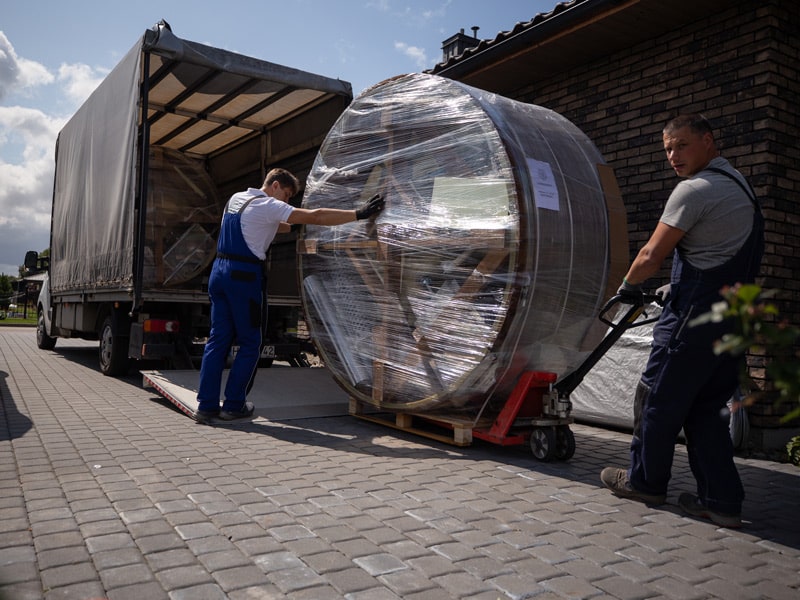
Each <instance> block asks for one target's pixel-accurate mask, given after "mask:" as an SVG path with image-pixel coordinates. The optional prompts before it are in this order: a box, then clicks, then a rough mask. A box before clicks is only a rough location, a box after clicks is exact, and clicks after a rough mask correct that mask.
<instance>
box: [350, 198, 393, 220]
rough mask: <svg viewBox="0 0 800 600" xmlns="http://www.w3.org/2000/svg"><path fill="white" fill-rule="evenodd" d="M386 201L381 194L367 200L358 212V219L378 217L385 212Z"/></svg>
mask: <svg viewBox="0 0 800 600" xmlns="http://www.w3.org/2000/svg"><path fill="white" fill-rule="evenodd" d="M385 203H386V200H384V199H383V197H381V195H380V194H375V195H374V196H373V197H372V198H370V199H369V200H367V201H366V202H365V203H364V204H363V205H362V206H361V208H359V209H357V210H356V219H358V220H359V221H361V220H362V219H369V218H370V217H371V216H373V215H377V214H378V213H379V212H381V211H382V210H383V206H384V204H385Z"/></svg>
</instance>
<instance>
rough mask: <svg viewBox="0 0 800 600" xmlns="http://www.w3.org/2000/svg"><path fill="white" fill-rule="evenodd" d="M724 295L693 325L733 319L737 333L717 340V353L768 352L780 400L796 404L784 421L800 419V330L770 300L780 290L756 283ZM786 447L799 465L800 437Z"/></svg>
mask: <svg viewBox="0 0 800 600" xmlns="http://www.w3.org/2000/svg"><path fill="white" fill-rule="evenodd" d="M721 294H722V297H723V301H722V302H718V303H716V304H714V305H713V306H712V307H711V311H710V312H708V313H706V314H704V315H700V316H699V317H697V318H696V319H694V320H693V321H692V322H691V323H690V325H692V326H693V325H700V324H702V323H708V322H720V321H722V320H723V319H728V318H731V319H733V320H734V323H735V330H734V332H733V333H729V334H726V335H725V336H723V338H722V339H720V340H717V341H716V342H715V344H714V353H715V354H722V353H723V352H728V353H730V354H733V355H734V356H743V355H744V354H745V353H746V352H747V351H748V350H752V351H754V352H760V353H764V354H767V355H769V356H770V357H771V359H770V361H769V363H768V364H767V367H766V374H767V377H768V378H769V379H770V380H771V381H772V382H773V384H774V386H775V389H776V390H777V391H778V393H779V395H778V399H777V402H778V403H779V404H784V403H790V404H794V405H795V406H794V408H793V409H792V410H790V411H789V413H788V414H786V415H785V416H783V417H782V418H781V422H782V423H786V422H789V421H792V420H794V419H797V418H800V356H798V354H797V343H798V341H799V340H800V329H798V328H797V327H796V326H794V325H791V324H790V323H789V322H788V321H787V320H786V319H781V318H780V313H779V311H778V308H777V307H776V306H775V305H774V304H772V303H771V302H769V300H770V299H772V298H774V297H775V296H776V294H777V291H776V290H767V291H764V290H762V289H761V287H760V286H758V285H755V284H744V285H742V284H737V285H735V286H733V287H726V288H723V289H722V291H721ZM744 376H745V377H744V380H745V381H747V380H749V379H750V378H749V377H748V376H747V370H746V367H745V368H744ZM750 387H751V388H754V387H755V386H754V385H751V386H750ZM751 402H752V397H751ZM786 449H787V451H788V453H789V460H790V461H791V462H792V463H793V464H795V465H798V466H800V436H796V437H794V438H792V440H790V441H789V443H788V444H787V446H786Z"/></svg>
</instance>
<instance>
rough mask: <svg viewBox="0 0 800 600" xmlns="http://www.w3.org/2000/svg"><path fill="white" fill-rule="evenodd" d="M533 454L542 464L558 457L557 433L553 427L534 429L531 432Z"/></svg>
mask: <svg viewBox="0 0 800 600" xmlns="http://www.w3.org/2000/svg"><path fill="white" fill-rule="evenodd" d="M531 452H533V456H534V457H536V458H537V459H539V460H541V461H542V462H549V461H551V460H553V457H554V456H555V455H556V431H555V429H554V428H553V427H534V428H533V431H531Z"/></svg>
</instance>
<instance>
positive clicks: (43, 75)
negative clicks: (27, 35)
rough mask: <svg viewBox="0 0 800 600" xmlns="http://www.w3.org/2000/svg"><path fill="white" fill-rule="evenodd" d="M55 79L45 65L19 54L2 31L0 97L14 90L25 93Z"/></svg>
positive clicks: (0, 33)
mask: <svg viewBox="0 0 800 600" xmlns="http://www.w3.org/2000/svg"><path fill="white" fill-rule="evenodd" d="M54 79H55V78H54V77H53V74H52V73H50V71H48V70H47V67H45V66H44V65H42V64H40V63H37V62H35V61H32V60H28V59H25V58H20V57H19V56H17V53H16V52H15V51H14V47H13V46H12V45H11V42H9V41H8V38H7V37H6V34H5V33H3V32H2V31H0V99H3V98H5V97H6V96H8V95H9V94H10V93H11V92H12V91H19V92H23V93H24V92H27V91H28V90H30V89H31V88H34V87H36V86H39V85H46V84H48V83H52V82H53V80H54Z"/></svg>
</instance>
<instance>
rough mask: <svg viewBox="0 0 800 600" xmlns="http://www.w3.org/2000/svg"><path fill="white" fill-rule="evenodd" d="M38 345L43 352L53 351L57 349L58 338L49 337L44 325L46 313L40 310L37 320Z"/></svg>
mask: <svg viewBox="0 0 800 600" xmlns="http://www.w3.org/2000/svg"><path fill="white" fill-rule="evenodd" d="M36 345H37V346H38V347H39V348H41V349H42V350H52V349H53V348H55V347H56V338H53V337H50V336H49V335H47V328H46V327H45V323H44V313H43V312H42V311H41V310H40V311H39V315H38V317H37V318H36Z"/></svg>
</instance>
